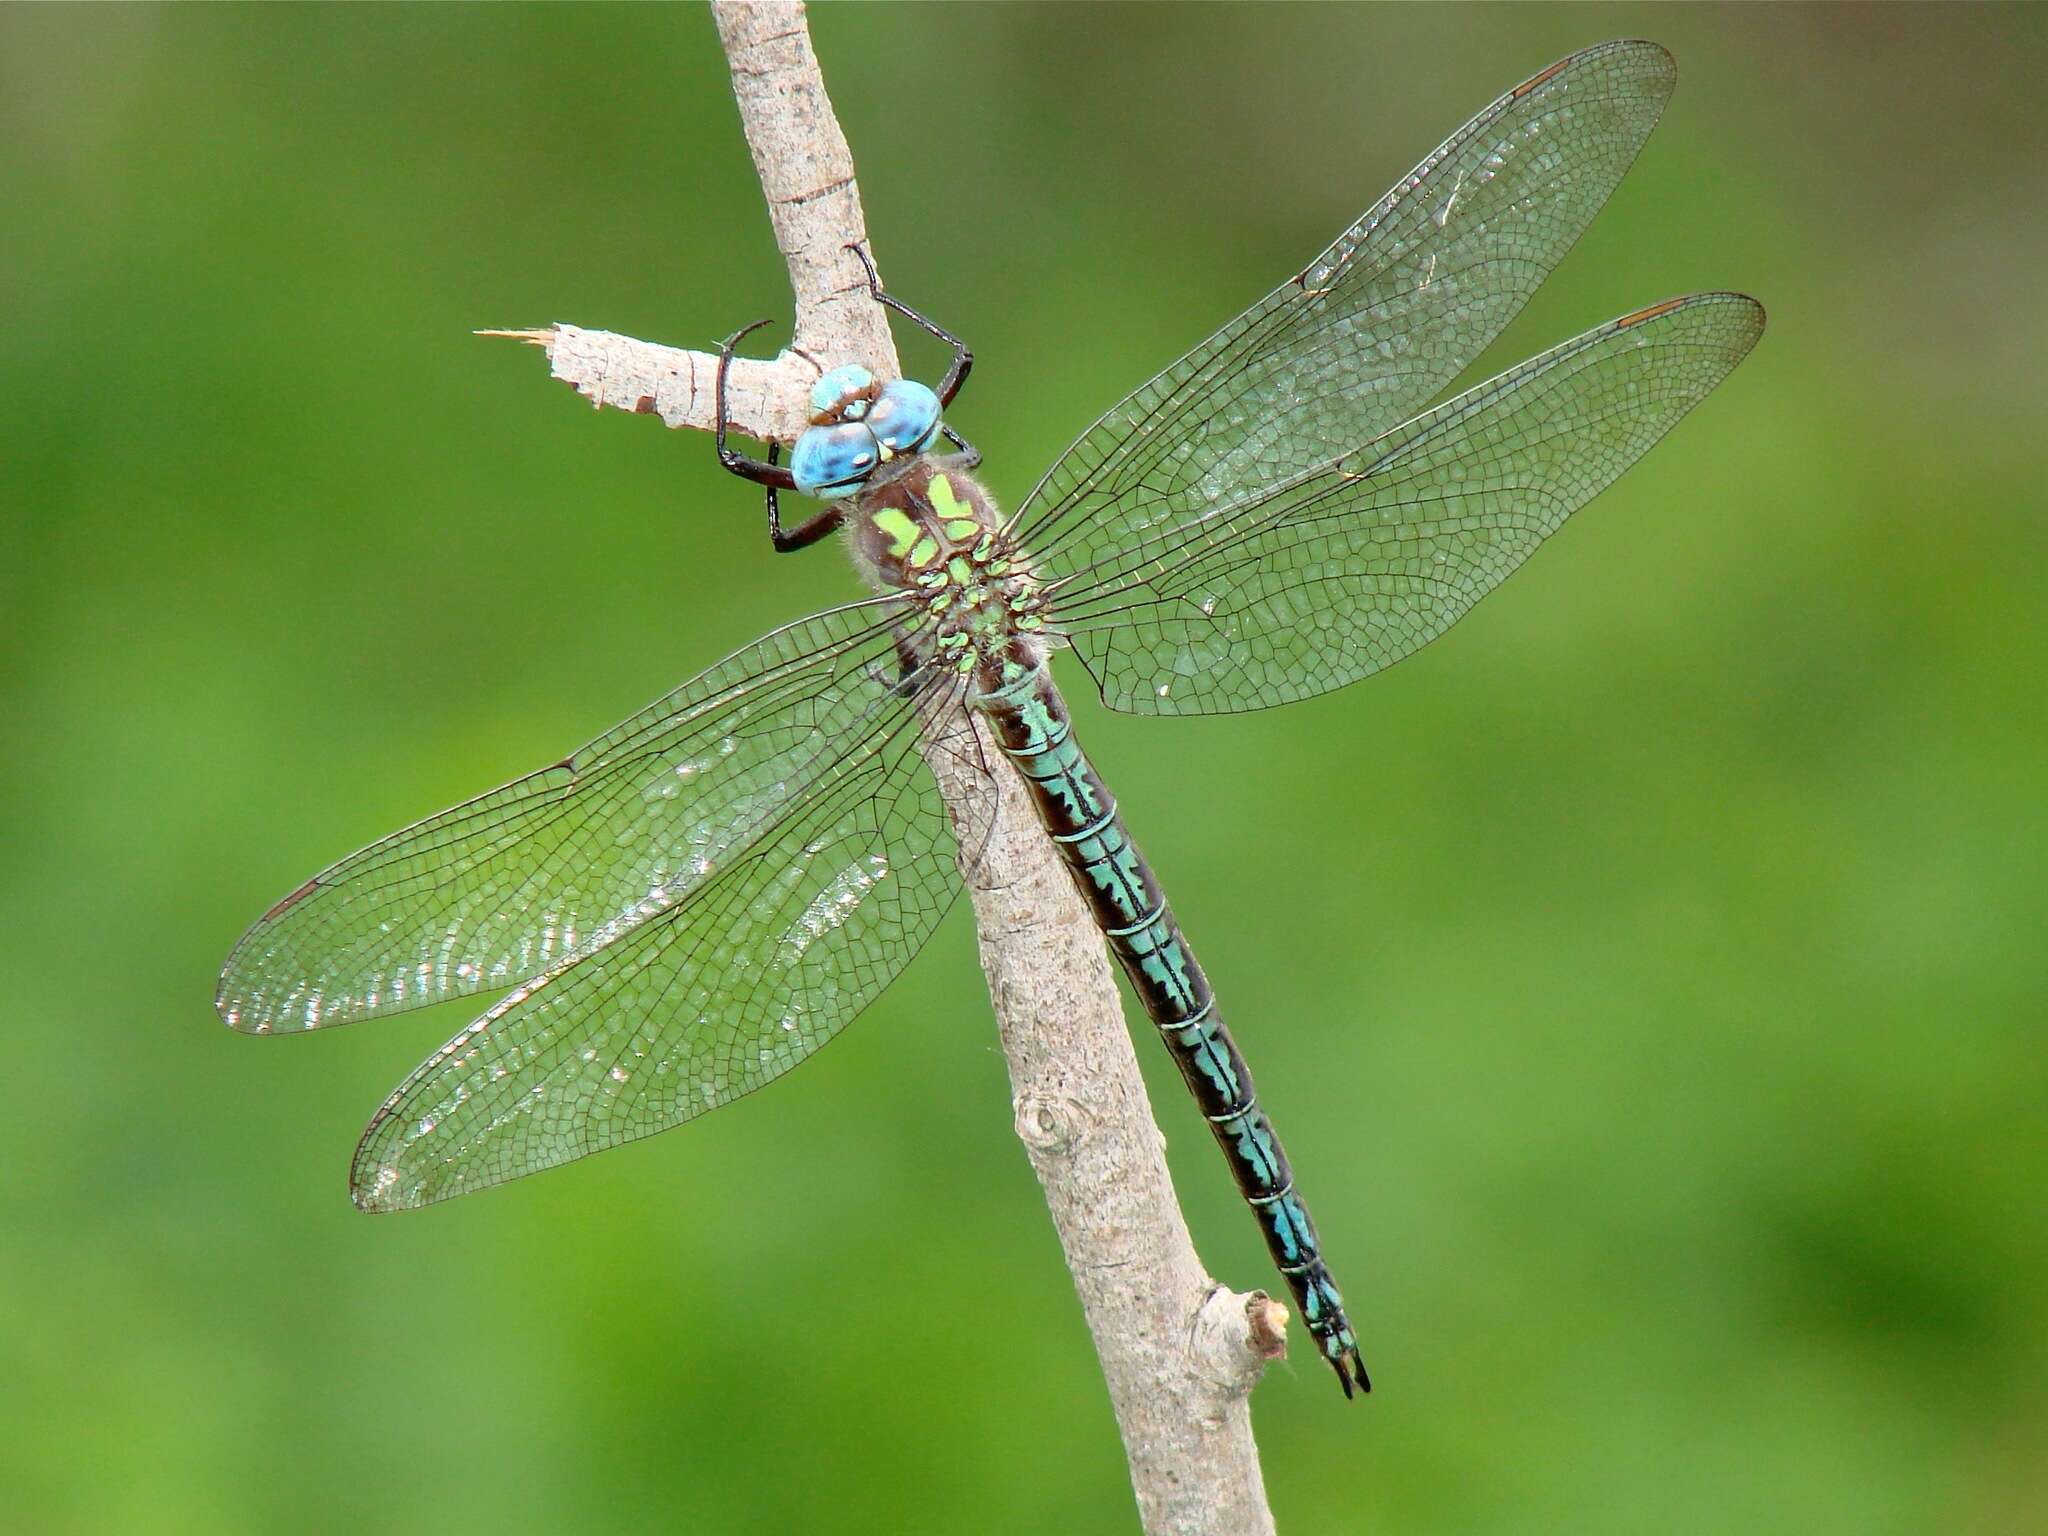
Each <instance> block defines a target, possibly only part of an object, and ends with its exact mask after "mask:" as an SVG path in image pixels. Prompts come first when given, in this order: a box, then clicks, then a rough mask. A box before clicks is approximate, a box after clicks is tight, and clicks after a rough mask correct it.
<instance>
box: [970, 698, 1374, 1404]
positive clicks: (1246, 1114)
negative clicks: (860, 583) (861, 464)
mask: <svg viewBox="0 0 2048 1536" xmlns="http://www.w3.org/2000/svg"><path fill="white" fill-rule="evenodd" d="M977 682H978V687H977V688H976V690H975V692H974V694H973V700H974V703H975V706H976V708H977V709H979V710H980V711H981V713H982V715H983V716H984V718H986V719H987V720H988V722H989V724H990V726H991V728H992V731H993V733H994V736H995V739H996V743H997V745H998V746H999V747H1001V749H1002V751H1003V753H1004V755H1005V756H1007V757H1008V758H1009V759H1010V761H1011V762H1013V763H1015V764H1016V765H1017V768H1018V770H1019V772H1021V773H1022V774H1023V776H1024V780H1025V783H1026V785H1027V786H1028V787H1029V789H1030V792H1031V798H1032V802H1033V804H1034V805H1035V806H1036V807H1037V810H1038V817H1039V820H1040V822H1041V823H1042V824H1043V825H1044V827H1045V829H1046V831H1047V833H1049V834H1050V835H1051V837H1052V840H1053V843H1054V845H1055V846H1056V847H1057V848H1058V849H1059V852H1060V857H1061V858H1062V859H1063V860H1065V862H1066V865H1067V867H1068V868H1069V869H1070V870H1072V871H1073V874H1074V879H1075V883H1076V884H1077V885H1078V886H1079V887H1080V891H1081V895H1082V897H1083V899H1084V900H1086V901H1087V903H1088V907H1089V910H1090V911H1091V912H1092V913H1093V914H1094V917H1095V921H1096V923H1097V924H1098V925H1099V926H1100V927H1101V929H1102V932H1103V936H1104V937H1105V938H1106V939H1107V940H1108V941H1109V946H1110V951H1111V953H1113V954H1114V955H1115V956H1116V958H1117V962H1118V964H1120V965H1121V966H1122V967H1123V970H1124V974H1125V975H1126V976H1128V977H1129V978H1130V982H1131V986H1132V988H1133V989H1134V990H1135V991H1136V992H1137V994H1138V997H1139V1000H1140V1001H1141V1002H1142V1003H1143V1005H1144V1008H1145V1012H1146V1014H1147V1016H1148V1017H1150V1018H1151V1020H1152V1022H1153V1023H1154V1024H1155V1025H1156V1026H1158V1029H1159V1033H1160V1037H1161V1039H1162V1040H1164V1041H1165V1043H1166V1048H1167V1050H1168V1051H1169V1052H1171V1053H1172V1055H1173V1059H1174V1061H1175V1063H1176V1064H1177V1065H1178V1066H1179V1067H1180V1073H1181V1077H1182V1078H1183V1079H1184V1080H1185V1081H1186V1083H1187V1085H1188V1091H1189V1092H1190V1093H1192V1094H1193V1095H1194V1099H1195V1103H1196V1106H1197V1107H1198V1108H1199V1109H1200V1110H1201V1112H1202V1116H1203V1118H1204V1119H1205V1120H1207V1121H1208V1123H1209V1129H1210V1132H1211V1133H1212V1134H1213V1135H1214V1136H1215V1138H1216V1144H1217V1145H1218V1146H1219V1147H1221V1148H1222V1149H1223V1155H1224V1157H1225V1159H1226V1160H1227V1161H1228V1162H1229V1164H1230V1168H1231V1173H1232V1175H1233V1177H1235V1179H1236V1181H1237V1187H1238V1191H1239V1193H1240V1194H1242V1195H1243V1196H1244V1199H1245V1202H1246V1203H1247V1204H1248V1205H1250V1206H1251V1208H1252V1211H1253V1214H1254V1215H1256V1216H1257V1217H1258V1219H1259V1228H1260V1231H1261V1232H1262V1233H1264V1235H1265V1239H1266V1248H1267V1251H1268V1252H1269V1253H1271V1254H1272V1256H1273V1263H1274V1264H1275V1266H1277V1267H1278V1269H1279V1270H1280V1273H1281V1275H1282V1276H1283V1277H1284V1278H1285V1279H1286V1281H1287V1285H1288V1288H1289V1290H1291V1291H1292V1292H1293V1294H1294V1299H1295V1302H1296V1304H1297V1305H1298V1306H1299V1307H1300V1308H1301V1313H1302V1319H1303V1321H1304V1322H1305V1323H1306V1324H1307V1325H1308V1330H1309V1333H1310V1334H1311V1335H1312V1336H1313V1337H1314V1338H1315V1340H1316V1343H1317V1345H1318V1347H1319V1348H1320V1349H1321V1350H1322V1352H1323V1354H1324V1356H1325V1358H1327V1359H1328V1360H1329V1362H1330V1364H1331V1365H1332V1367H1333V1368H1334V1369H1335V1370H1336V1372H1337V1377H1338V1379H1339V1380H1340V1381H1342V1382H1343V1384H1344V1390H1345V1392H1346V1393H1347V1394H1349V1393H1350V1392H1351V1390H1352V1385H1353V1381H1354V1379H1355V1380H1356V1382H1357V1385H1358V1386H1360V1387H1364V1388H1367V1389H1369V1388H1370V1383H1369V1382H1368V1381H1367V1379H1366V1374H1365V1366H1364V1364H1363V1362H1362V1361H1361V1360H1360V1359H1359V1354H1358V1342H1357V1339H1356V1337H1355V1335H1354V1334H1353V1332H1352V1328H1351V1322H1350V1319H1349V1318H1347V1317H1346V1316H1345V1314H1344V1303H1343V1298H1342V1297H1341V1296H1340V1295H1339V1294H1338V1291H1337V1287H1336V1284H1335V1282H1334V1281H1333V1280H1332V1279H1331V1278H1330V1272H1329V1269H1328V1267H1327V1266H1326V1265H1325V1264H1324V1262H1323V1258H1322V1249H1321V1246H1320V1245H1319V1243H1318V1242H1317V1240H1316V1230H1315V1224H1314V1222H1312V1221H1311V1220H1310V1219H1309V1214H1308V1209H1307V1207H1306V1206H1305V1205H1303V1203H1302V1201H1301V1197H1300V1195H1299V1194H1298V1193H1296V1191H1295V1187H1294V1171H1293V1169H1292V1168H1291V1167H1290V1166H1289V1164H1288V1161H1287V1153H1286V1150H1285V1149H1284V1148H1283V1147H1282V1146H1281V1145H1280V1137H1279V1135H1278V1134H1277V1133H1276V1132H1275V1131H1274V1129H1273V1124H1272V1122H1271V1121H1270V1120H1269V1119H1267V1118H1266V1113H1265V1111H1264V1110H1263V1109H1261V1108H1260V1107H1259V1102H1258V1091H1257V1089H1256V1087H1255V1086H1254V1085H1253V1082H1252V1074H1251V1069H1250V1068H1249V1067H1247V1066H1246V1065H1245V1061H1244V1057H1243V1056H1242V1055H1240V1054H1239V1053H1238V1049H1237V1044H1236V1042H1235V1041H1234V1040H1232V1039H1231V1036H1230V1031H1229V1029H1228V1028H1227V1027H1225V1025H1224V1022H1223V1017H1222V1014H1221V1013H1220V1012H1219V1011H1218V1009H1217V1006H1216V995H1215V993H1214V992H1213V991H1212V990H1211V989H1210V987H1209V979H1208V977H1207V976H1206V975H1204V974H1203V971H1202V967H1201V964H1200V962H1199V961H1197V960H1196V959H1195V956H1194V952H1193V951H1192V950H1191V949H1190V948H1189V946H1188V943H1187V939H1186V937H1185V936H1184V935H1183V934H1182V933H1181V930H1180V925H1179V923H1177V922H1176V921H1175V920H1174V916H1173V909H1172V907H1171V906H1169V905H1168V903H1167V900H1166V896H1165V893H1164V892H1163V891H1162V890H1161V889H1160V887H1159V881H1158V878H1157V877H1156V876H1155V875H1154V874H1153V872H1152V868H1151V866H1150V865H1149V864H1147V863H1146V862H1145V857H1144V855H1143V854H1142V853H1140V852H1139V851H1138V847H1137V844H1135V843H1134V842H1132V840H1131V836H1130V832H1129V830H1128V829H1127V828H1126V827H1125V826H1124V821H1123V817H1122V815H1121V814H1120V813H1119V812H1118V810H1117V805H1116V797H1115V796H1114V795H1112V794H1111V793H1110V791H1109V789H1108V786H1106V785H1105V784H1104V783H1103V782H1102V779H1101V776H1100V775H1098V774H1097V773H1096V771H1095V768H1094V766H1093V765H1092V764H1091V763H1090V762H1089V761H1088V757H1087V754H1086V753H1085V752H1083V751H1082V750H1081V746H1080V743H1079V742H1078V741H1077V740H1076V739H1075V737H1074V729H1073V722H1072V721H1071V720H1070V719H1069V718H1068V716H1067V711H1066V705H1065V703H1064V702H1063V701H1062V700H1061V698H1060V696H1059V691H1058V690H1057V689H1056V688H1055V687H1054V685H1053V681H1052V677H1051V675H1050V674H1049V673H1048V672H1047V671H1046V669H1045V667H1044V665H1043V663H1042V662H1036V661H1034V660H1030V659H1029V658H1028V657H1027V658H1026V659H1023V660H1019V659H1012V660H1011V661H1009V662H1008V663H1007V664H1006V665H1004V666H1002V667H1001V669H1000V670H997V669H996V668H994V667H991V668H990V671H989V673H988V674H987V675H984V676H982V677H980V678H978V679H977Z"/></svg>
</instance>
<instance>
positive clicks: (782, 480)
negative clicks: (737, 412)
mask: <svg viewBox="0 0 2048 1536" xmlns="http://www.w3.org/2000/svg"><path fill="white" fill-rule="evenodd" d="M767 323H768V322H767V321H766V320H756V321H755V322H754V323H753V324H752V325H748V326H742V327H741V328H740V329H739V330H737V331H734V332H733V333H732V334H731V335H730V336H728V337H726V339H725V345H724V346H722V347H720V348H719V349H718V462H719V463H721V464H723V465H724V466H725V467H726V468H727V469H728V470H730V471H731V472H732V473H733V474H735V475H738V476H739V477H740V478H741V479H742V480H751V481H753V482H754V484H756V485H759V486H763V487H765V488H766V490H767V493H768V542H769V543H770V544H772V545H773V546H774V547H775V552H776V553H777V554H779V555H786V554H788V553H790V551H792V550H798V549H804V548H807V547H809V546H810V545H812V544H815V543H817V542H818V540H820V539H822V538H824V537H825V536H826V535H827V534H829V533H832V532H833V531H834V530H836V529H837V528H838V527H839V524H840V522H841V520H842V519H843V518H844V516H845V514H844V512H843V511H842V510H841V509H840V507H839V506H838V505H837V504H834V505H832V506H829V507H827V508H826V509H825V510H824V511H822V512H820V513H819V514H818V515H817V516H816V517H811V518H806V519H805V520H804V521H803V522H801V523H799V524H798V525H797V526H796V527H794V528H791V529H789V530H788V531H787V532H785V531H784V530H783V527H782V509H781V507H780V506H779V505H778V504H777V501H776V492H778V491H793V490H795V489H796V477H795V476H794V475H792V474H791V473H790V472H789V471H788V470H787V469H786V468H784V467H783V465H782V464H781V463H780V462H779V461H780V459H781V457H782V445H781V444H780V443H777V442H774V441H772V440H771V441H770V442H769V444H768V457H767V459H766V460H762V459H750V458H748V457H747V456H746V455H745V454H743V453H741V452H739V451H738V450H737V449H735V448H728V447H727V446H726V444H725V430H726V425H727V416H726V408H725V376H726V370H727V369H729V368H730V367H731V366H732V354H733V349H734V348H735V347H737V346H738V345H739V344H740V340H741V338H742V337H744V336H746V335H747V334H748V333H749V332H751V331H758V330H759V329H760V328H761V327H762V326H764V325H766V324H767Z"/></svg>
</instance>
